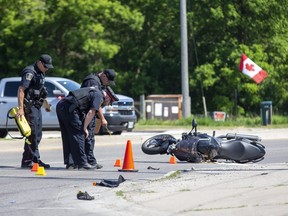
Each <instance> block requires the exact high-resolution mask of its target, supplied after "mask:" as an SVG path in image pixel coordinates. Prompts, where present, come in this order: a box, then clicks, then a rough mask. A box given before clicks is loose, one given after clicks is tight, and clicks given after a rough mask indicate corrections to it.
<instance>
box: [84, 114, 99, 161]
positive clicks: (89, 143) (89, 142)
mask: <svg viewBox="0 0 288 216" xmlns="http://www.w3.org/2000/svg"><path fill="white" fill-rule="evenodd" d="M95 126H96V117H95V116H94V118H93V119H92V121H91V122H90V124H89V125H88V127H87V129H88V132H89V137H88V139H85V153H86V155H87V160H88V163H89V164H92V165H93V164H96V163H97V160H96V158H95V156H94V146H95V137H94V136H95V135H94V131H95Z"/></svg>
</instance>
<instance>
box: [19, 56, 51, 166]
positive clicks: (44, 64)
mask: <svg viewBox="0 0 288 216" xmlns="http://www.w3.org/2000/svg"><path fill="white" fill-rule="evenodd" d="M51 68H53V65H52V58H51V56H50V55H48V54H43V55H41V56H40V58H39V59H38V60H37V61H36V62H35V63H34V64H32V65H29V66H27V67H25V68H24V69H23V70H22V72H21V82H20V85H19V88H18V108H19V109H18V112H17V114H16V117H18V118H22V116H25V118H26V119H27V121H28V123H29V125H30V127H31V135H30V136H29V137H26V140H25V144H24V152H23V157H22V162H21V167H22V168H32V166H33V163H38V164H39V166H43V167H44V168H50V165H49V164H46V163H44V162H42V161H41V160H40V153H39V148H38V146H39V143H40V141H41V139H42V112H41V106H42V104H43V102H44V100H45V98H46V97H47V91H46V88H45V87H44V83H45V73H46V72H47V71H48V69H51ZM46 111H51V110H46Z"/></svg>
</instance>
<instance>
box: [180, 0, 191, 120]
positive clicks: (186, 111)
mask: <svg viewBox="0 0 288 216" xmlns="http://www.w3.org/2000/svg"><path fill="white" fill-rule="evenodd" d="M180 22H181V23H180V24H181V84H182V99H183V102H182V115H183V117H184V118H187V117H189V116H190V115H191V100H190V97H189V76H188V43H187V15H186V0H180Z"/></svg>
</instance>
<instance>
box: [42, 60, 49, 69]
mask: <svg viewBox="0 0 288 216" xmlns="http://www.w3.org/2000/svg"><path fill="white" fill-rule="evenodd" d="M41 62H42V61H41ZM42 65H43V67H44V68H45V69H48V68H47V67H46V65H45V64H44V62H42Z"/></svg>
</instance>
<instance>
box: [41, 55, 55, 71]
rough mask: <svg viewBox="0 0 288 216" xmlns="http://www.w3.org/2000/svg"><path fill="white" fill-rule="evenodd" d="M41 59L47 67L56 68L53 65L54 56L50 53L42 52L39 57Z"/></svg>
mask: <svg viewBox="0 0 288 216" xmlns="http://www.w3.org/2000/svg"><path fill="white" fill-rule="evenodd" d="M39 60H40V61H41V62H43V64H44V65H45V66H46V67H47V68H49V69H50V68H54V67H53V65H52V58H51V56H50V55H48V54H42V55H41V56H40V58H39Z"/></svg>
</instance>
